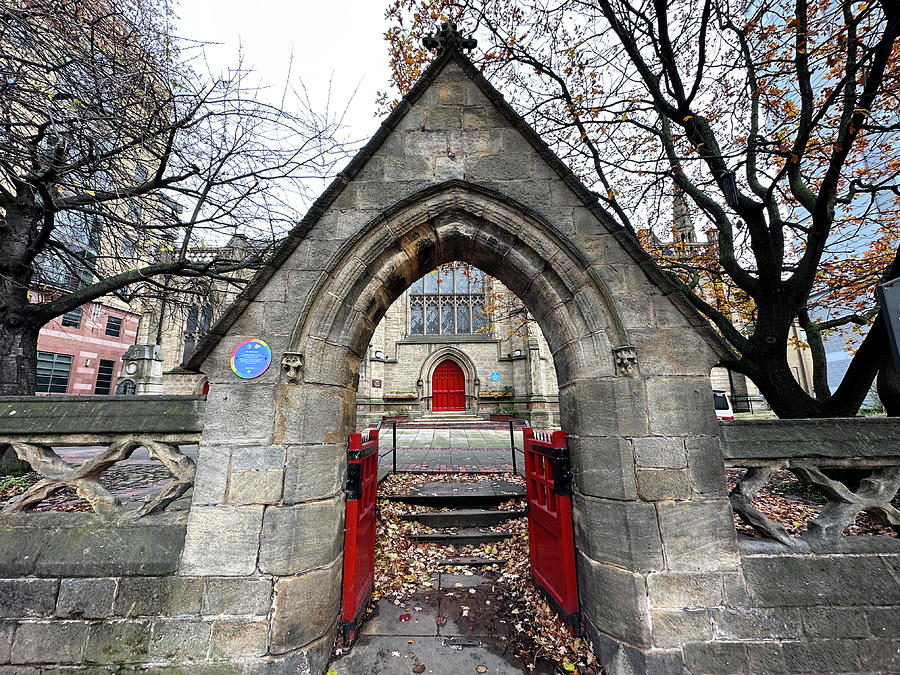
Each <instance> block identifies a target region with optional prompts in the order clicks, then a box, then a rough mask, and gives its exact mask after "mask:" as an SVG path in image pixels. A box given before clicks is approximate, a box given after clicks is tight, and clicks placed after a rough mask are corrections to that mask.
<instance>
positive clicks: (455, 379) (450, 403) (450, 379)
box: [431, 359, 466, 412]
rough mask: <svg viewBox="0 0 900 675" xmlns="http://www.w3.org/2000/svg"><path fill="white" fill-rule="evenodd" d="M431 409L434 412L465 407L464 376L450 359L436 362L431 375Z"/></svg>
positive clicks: (461, 409) (462, 409)
mask: <svg viewBox="0 0 900 675" xmlns="http://www.w3.org/2000/svg"><path fill="white" fill-rule="evenodd" d="M431 396H432V398H431V409H432V410H433V411H434V412H448V411H464V410H465V409H466V377H465V375H464V374H463V370H462V368H460V367H459V364H458V363H456V361H453V360H452V359H445V360H443V361H441V362H440V363H439V364H438V367H437V368H435V369H434V373H432V375H431Z"/></svg>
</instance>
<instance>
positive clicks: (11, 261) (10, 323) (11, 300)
mask: <svg viewBox="0 0 900 675" xmlns="http://www.w3.org/2000/svg"><path fill="white" fill-rule="evenodd" d="M26 196H27V195H26ZM36 218H37V216H36V213H35V211H34V208H33V206H31V205H30V204H29V203H28V201H27V199H23V202H22V203H16V204H12V205H7V207H6V209H5V218H0V396H23V395H24V396H31V395H33V394H34V383H35V375H36V372H35V369H36V367H37V338H38V332H39V331H40V329H41V325H42V322H40V321H38V320H37V317H36V311H35V309H36V306H35V305H32V304H30V303H29V301H28V291H29V290H30V288H31V279H32V274H33V271H32V267H31V264H30V261H29V262H28V263H26V262H23V261H26V260H29V259H28V257H27V255H26V253H27V249H28V245H29V243H30V242H31V241H32V238H33V237H34V232H35V231H36V228H35V222H36Z"/></svg>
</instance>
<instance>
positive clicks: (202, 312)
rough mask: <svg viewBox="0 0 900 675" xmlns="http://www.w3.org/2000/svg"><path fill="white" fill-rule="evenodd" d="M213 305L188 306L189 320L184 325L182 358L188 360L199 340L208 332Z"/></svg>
mask: <svg viewBox="0 0 900 675" xmlns="http://www.w3.org/2000/svg"><path fill="white" fill-rule="evenodd" d="M212 315H213V311H212V307H211V306H209V305H206V306H204V307H198V306H196V305H194V306H193V307H190V308H188V313H187V322H186V323H185V326H184V354H183V355H182V360H183V361H187V360H188V358H189V357H190V355H191V354H193V352H194V347H196V346H197V342H198V341H199V340H200V338H201V337H203V336H204V335H205V334H206V331H208V330H209V327H210V326H211V325H212Z"/></svg>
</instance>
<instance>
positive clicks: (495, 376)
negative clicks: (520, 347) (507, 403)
mask: <svg viewBox="0 0 900 675" xmlns="http://www.w3.org/2000/svg"><path fill="white" fill-rule="evenodd" d="M491 381H492V382H499V381H500V373H498V372H497V371H496V370H495V371H494V372H493V373H491Z"/></svg>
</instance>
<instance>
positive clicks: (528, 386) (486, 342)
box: [357, 262, 559, 426]
mask: <svg viewBox="0 0 900 675" xmlns="http://www.w3.org/2000/svg"><path fill="white" fill-rule="evenodd" d="M358 391H359V393H358V396H357V419H358V421H359V423H360V424H366V423H372V422H377V421H378V420H380V419H381V418H382V416H384V415H388V416H390V415H400V416H409V417H410V418H412V419H415V418H422V417H424V418H426V419H427V418H432V419H434V418H435V417H438V418H441V417H443V418H451V419H452V418H454V417H467V416H473V415H477V416H479V417H482V418H486V417H488V416H489V415H491V414H494V415H497V414H515V415H516V417H519V418H527V419H529V420H530V421H531V422H532V424H538V425H543V426H546V425H555V424H558V419H559V403H558V392H557V383H556V371H555V368H554V365H553V357H552V356H551V355H550V349H549V347H548V346H547V341H546V340H545V339H544V336H543V334H542V333H541V331H540V328H539V327H538V325H537V323H536V322H535V321H534V320H533V318H531V316H530V314H528V312H527V310H526V309H525V307H524V306H523V305H522V303H521V301H520V300H519V299H518V298H517V297H516V296H514V295H513V294H512V293H511V292H510V291H509V290H508V289H507V288H506V287H505V286H504V285H503V284H502V283H501V282H500V281H498V280H497V279H494V278H492V277H490V276H487V275H485V274H484V272H482V271H481V270H479V269H478V268H476V267H472V266H470V265H468V264H465V263H461V262H452V263H447V264H444V265H441V266H440V267H439V268H437V269H436V270H433V271H431V272H429V273H428V274H426V275H425V276H424V277H423V278H421V279H418V280H417V281H415V282H414V283H413V284H412V286H411V287H410V288H409V289H407V291H406V292H405V293H403V294H402V295H401V296H400V298H399V299H398V300H397V301H396V302H394V304H393V305H391V307H390V309H389V310H388V311H387V313H386V314H385V316H384V318H383V319H382V320H381V322H380V323H379V324H378V327H377V328H376V330H375V333H374V335H373V337H372V342H371V344H370V345H369V353H368V358H366V359H364V360H363V362H362V363H361V365H360V381H359V390H358Z"/></svg>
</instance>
